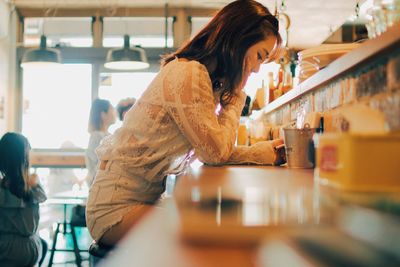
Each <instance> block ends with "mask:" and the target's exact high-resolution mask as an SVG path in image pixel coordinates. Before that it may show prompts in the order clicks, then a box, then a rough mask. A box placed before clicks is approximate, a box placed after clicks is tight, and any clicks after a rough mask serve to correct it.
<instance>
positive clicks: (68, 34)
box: [24, 17, 93, 47]
mask: <svg viewBox="0 0 400 267" xmlns="http://www.w3.org/2000/svg"><path fill="white" fill-rule="evenodd" d="M91 23H92V19H91V18H54V17H51V18H26V19H25V20H24V27H25V28H24V45H25V46H39V43H40V35H42V34H44V35H46V37H47V45H48V46H49V47H54V46H75V47H90V46H92V44H93V38H92V29H91V25H92V24H91Z"/></svg>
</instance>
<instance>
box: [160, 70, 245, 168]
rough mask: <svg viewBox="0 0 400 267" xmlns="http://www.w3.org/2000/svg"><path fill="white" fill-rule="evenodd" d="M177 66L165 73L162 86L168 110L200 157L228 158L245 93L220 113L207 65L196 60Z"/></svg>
mask: <svg viewBox="0 0 400 267" xmlns="http://www.w3.org/2000/svg"><path fill="white" fill-rule="evenodd" d="M176 68H177V69H174V70H173V71H171V72H170V75H168V76H167V77H166V79H165V81H164V86H163V96H164V103H165V105H166V107H167V110H168V113H169V114H170V116H171V117H172V118H173V119H174V121H175V122H176V124H177V125H178V127H179V129H180V130H181V132H182V133H183V134H184V135H185V137H186V138H187V139H188V141H189V142H190V143H191V145H192V146H193V147H194V148H195V153H196V155H197V156H198V157H199V159H200V160H201V161H203V162H206V163H210V164H218V163H223V162H225V161H226V160H228V158H229V157H230V156H231V154H232V151H233V147H234V143H235V139H236V129H237V128H238V125H239V117H240V114H241V111H242V108H243V105H244V100H245V94H244V93H243V92H240V93H239V94H238V96H237V97H234V99H233V101H232V103H231V104H229V105H227V106H226V107H225V108H224V109H223V110H222V112H221V114H220V115H219V116H217V115H216V113H215V108H216V107H215V103H214V96H213V90H212V87H211V81H210V77H209V75H208V72H207V70H206V69H205V67H204V66H202V65H200V64H199V63H197V62H181V63H180V64H179V65H177V67H176ZM172 72H173V73H172Z"/></svg>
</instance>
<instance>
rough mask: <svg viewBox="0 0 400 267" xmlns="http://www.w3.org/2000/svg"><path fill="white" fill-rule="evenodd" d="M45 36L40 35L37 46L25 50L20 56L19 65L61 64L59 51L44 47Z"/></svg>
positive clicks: (23, 66)
mask: <svg viewBox="0 0 400 267" xmlns="http://www.w3.org/2000/svg"><path fill="white" fill-rule="evenodd" d="M46 40H47V39H46V36H44V35H42V36H40V46H39V48H34V49H30V50H28V51H26V52H25V53H24V55H23V57H22V61H21V67H22V68H26V67H31V66H51V65H59V64H61V53H60V51H59V50H58V49H52V48H47V47H46Z"/></svg>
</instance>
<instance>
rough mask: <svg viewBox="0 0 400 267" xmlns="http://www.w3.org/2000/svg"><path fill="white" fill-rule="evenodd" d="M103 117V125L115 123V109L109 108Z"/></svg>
mask: <svg viewBox="0 0 400 267" xmlns="http://www.w3.org/2000/svg"><path fill="white" fill-rule="evenodd" d="M104 115H105V116H104V117H103V123H104V124H105V125H107V127H108V126H110V125H111V124H113V123H115V120H116V117H117V114H116V112H115V108H114V107H113V106H110V108H109V109H108V111H107V112H106V113H105V114H104Z"/></svg>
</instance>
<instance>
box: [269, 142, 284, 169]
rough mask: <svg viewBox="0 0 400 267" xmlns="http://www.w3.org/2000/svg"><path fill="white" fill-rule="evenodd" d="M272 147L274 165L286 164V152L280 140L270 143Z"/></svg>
mask: <svg viewBox="0 0 400 267" xmlns="http://www.w3.org/2000/svg"><path fill="white" fill-rule="evenodd" d="M271 143H272V147H273V148H274V151H275V160H274V165H275V166H279V165H282V164H284V163H286V150H285V145H284V142H283V140H282V139H275V140H272V141H271Z"/></svg>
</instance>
